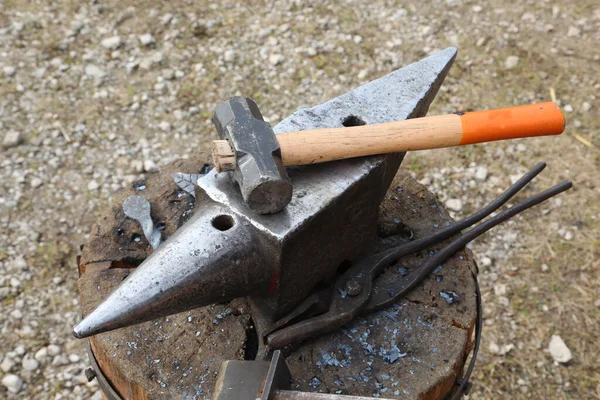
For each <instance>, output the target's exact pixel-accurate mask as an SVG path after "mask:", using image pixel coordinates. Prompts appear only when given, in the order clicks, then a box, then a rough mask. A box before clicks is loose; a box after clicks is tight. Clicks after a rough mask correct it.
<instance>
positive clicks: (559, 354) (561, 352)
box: [548, 335, 573, 364]
mask: <svg viewBox="0 0 600 400" xmlns="http://www.w3.org/2000/svg"><path fill="white" fill-rule="evenodd" d="M548 350H549V351H550V355H551V356H552V358H553V359H554V361H556V362H558V363H562V364H564V363H568V362H569V361H571V359H572V358H573V355H572V354H571V350H569V348H568V347H567V345H566V344H565V342H564V340H562V338H561V337H560V336H558V335H552V338H550V343H549V344H548Z"/></svg>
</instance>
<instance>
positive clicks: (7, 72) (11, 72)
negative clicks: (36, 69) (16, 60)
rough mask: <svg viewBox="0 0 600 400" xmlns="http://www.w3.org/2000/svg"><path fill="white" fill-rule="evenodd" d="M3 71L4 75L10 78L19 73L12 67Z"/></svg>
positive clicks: (7, 67)
mask: <svg viewBox="0 0 600 400" xmlns="http://www.w3.org/2000/svg"><path fill="white" fill-rule="evenodd" d="M2 71H3V72H4V75H6V76H8V77H9V78H10V77H11V76H14V75H15V74H16V73H17V69H16V68H15V67H13V66H10V65H7V66H6V67H4V68H2Z"/></svg>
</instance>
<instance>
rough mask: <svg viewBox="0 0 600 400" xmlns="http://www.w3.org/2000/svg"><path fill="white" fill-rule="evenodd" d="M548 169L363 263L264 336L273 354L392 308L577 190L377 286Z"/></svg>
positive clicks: (496, 220)
mask: <svg viewBox="0 0 600 400" xmlns="http://www.w3.org/2000/svg"><path fill="white" fill-rule="evenodd" d="M545 166H546V164H545V163H539V164H537V165H536V166H534V168H533V169H532V170H531V171H529V172H528V173H527V174H525V175H524V176H523V177H522V178H521V179H520V180H519V181H517V182H516V183H515V184H514V185H513V186H511V187H510V188H509V189H508V190H507V191H506V192H504V193H503V194H502V195H501V196H500V197H498V198H497V199H496V200H494V201H493V202H491V203H490V204H489V205H487V206H486V207H485V208H483V209H482V210H480V211H478V212H477V213H475V214H473V215H471V216H470V217H468V218H465V219H464V220H462V221H460V222H457V223H456V224H454V225H451V226H449V227H447V228H444V229H442V230H440V231H438V232H435V233H433V234H431V235H429V236H425V237H423V238H421V239H418V240H414V241H412V242H409V243H407V244H404V245H401V246H398V247H395V248H393V249H390V250H386V251H383V252H381V253H378V254H375V255H371V256H369V257H367V258H365V259H364V260H362V261H359V262H358V263H356V264H355V265H353V266H352V267H350V268H349V269H348V270H347V271H346V272H345V273H344V274H342V275H341V276H340V277H339V278H338V279H337V280H336V281H335V283H334V284H333V286H332V287H331V289H330V290H329V293H327V292H326V291H321V292H318V294H317V295H316V296H315V297H312V298H311V297H309V298H308V299H307V301H305V302H303V303H301V304H300V306H299V307H298V308H297V309H295V310H293V311H292V312H291V313H290V314H289V315H287V316H285V317H284V318H282V319H281V320H280V321H278V322H276V323H275V324H274V325H273V326H272V327H271V328H270V329H268V330H266V331H265V333H266V334H268V336H267V345H268V347H269V348H270V349H281V348H283V347H285V346H287V345H289V344H292V343H297V342H299V341H302V340H305V339H308V338H310V337H314V336H319V335H322V334H325V333H327V332H332V331H335V330H337V329H339V328H341V327H342V326H344V325H346V324H347V323H349V322H350V321H352V320H353V319H354V318H355V317H357V316H358V315H359V314H367V313H371V312H373V311H376V310H380V309H383V308H386V307H389V306H390V305H392V304H393V303H394V302H396V301H397V300H398V299H399V298H401V297H402V296H404V295H405V294H407V293H408V292H409V291H410V290H412V289H413V288H414V287H415V286H416V285H418V284H419V283H420V282H421V281H422V280H423V279H425V278H426V277H427V275H429V274H430V273H431V272H432V271H433V270H434V269H435V268H436V267H437V266H439V265H442V264H443V263H444V262H445V261H446V260H447V259H448V258H450V257H451V256H452V255H454V254H455V253H456V252H457V251H459V250H461V249H462V248H463V247H465V246H466V245H467V244H468V243H469V242H471V241H472V240H474V239H475V238H477V237H478V236H480V235H482V234H484V233H485V232H487V231H488V230H490V229H491V228H493V227H494V226H496V225H498V224H500V223H502V222H504V221H506V220H508V219H509V218H512V217H513V216H515V215H517V214H518V213H520V212H522V211H524V210H527V209H529V208H531V207H533V206H535V205H537V204H540V203H541V202H543V201H546V200H548V199H549V198H551V197H553V196H556V195H557V194H559V193H562V192H564V191H566V190H568V189H570V188H571V187H572V186H573V185H572V183H571V182H570V181H565V182H562V183H560V184H558V185H556V186H554V187H552V188H550V189H548V190H545V191H544V192H542V193H539V194H537V195H535V196H532V197H531V198H529V199H527V200H525V201H523V202H521V203H519V204H517V205H515V206H512V207H510V208H509V209H507V210H505V211H503V212H501V213H500V214H498V215H496V216H494V217H492V218H490V219H488V220H487V221H485V222H483V223H481V224H480V225H477V226H476V227H474V228H473V229H471V230H469V231H468V232H466V233H464V234H462V235H460V236H459V237H457V238H456V239H454V240H453V241H452V242H451V243H450V244H448V245H447V246H445V247H443V248H442V249H440V250H439V251H437V252H436V253H435V254H434V255H433V256H431V257H430V258H429V259H428V260H427V261H426V262H425V263H423V264H422V265H421V266H419V267H418V268H416V269H414V270H413V271H411V272H410V273H409V274H408V275H406V276H405V277H403V278H400V279H398V280H395V281H393V282H392V283H388V284H385V285H382V284H378V283H377V282H376V281H375V280H376V278H377V277H378V276H379V275H380V274H381V273H382V272H383V270H384V269H385V268H386V267H388V266H389V265H390V264H392V263H394V262H396V261H397V260H399V259H400V258H402V257H403V256H406V255H408V254H413V253H416V252H419V251H421V250H423V249H425V248H427V247H429V246H431V245H434V244H437V243H439V242H441V241H442V240H445V239H448V238H449V237H451V236H453V235H455V234H456V233H459V232H460V231H461V230H462V229H465V228H468V227H470V226H472V225H473V224H475V223H477V222H479V221H481V220H482V219H483V218H485V217H487V216H488V215H490V214H491V213H492V212H494V211H496V210H497V209H498V208H499V207H500V206H502V205H503V204H504V203H506V202H507V201H508V200H509V199H510V198H512V197H513V196H514V195H515V194H516V193H517V192H519V191H520V190H521V189H522V188H523V187H524V186H525V185H526V184H527V183H529V182H530V181H531V180H532V179H533V178H534V177H535V176H537V175H538V174H539V173H540V172H541V171H542V170H543V169H544V168H545ZM323 296H325V297H328V298H329V299H330V300H329V304H328V306H327V307H326V309H325V310H323V311H324V312H323V313H322V314H319V315H315V316H311V317H309V318H306V319H304V320H301V321H300V322H296V323H293V324H291V325H288V326H286V324H288V323H289V322H290V321H292V320H298V319H299V318H301V317H302V316H305V317H306V314H305V313H306V312H307V311H309V310H310V312H311V313H315V312H317V310H318V308H319V307H318V306H319V305H322V304H324V301H322V300H318V301H317V299H316V298H317V297H323Z"/></svg>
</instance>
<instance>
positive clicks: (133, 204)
mask: <svg viewBox="0 0 600 400" xmlns="http://www.w3.org/2000/svg"><path fill="white" fill-rule="evenodd" d="M123 212H124V213H125V215H126V216H127V217H128V218H131V219H133V220H135V221H137V222H138V223H139V224H140V226H141V227H142V232H144V236H145V237H146V240H148V243H150V246H152V248H153V249H154V250H156V249H157V248H158V246H160V244H161V242H162V237H161V234H160V230H158V228H157V227H156V226H154V222H153V221H152V216H151V215H150V202H149V201H148V200H146V198H144V197H142V196H129V197H127V198H126V199H125V200H124V201H123Z"/></svg>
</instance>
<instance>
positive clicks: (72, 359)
mask: <svg viewBox="0 0 600 400" xmlns="http://www.w3.org/2000/svg"><path fill="white" fill-rule="evenodd" d="M80 360H81V357H79V356H78V355H77V354H69V361H70V362H71V363H78V362H79V361H80Z"/></svg>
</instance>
